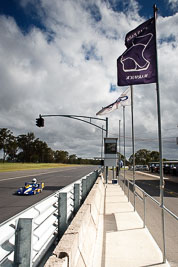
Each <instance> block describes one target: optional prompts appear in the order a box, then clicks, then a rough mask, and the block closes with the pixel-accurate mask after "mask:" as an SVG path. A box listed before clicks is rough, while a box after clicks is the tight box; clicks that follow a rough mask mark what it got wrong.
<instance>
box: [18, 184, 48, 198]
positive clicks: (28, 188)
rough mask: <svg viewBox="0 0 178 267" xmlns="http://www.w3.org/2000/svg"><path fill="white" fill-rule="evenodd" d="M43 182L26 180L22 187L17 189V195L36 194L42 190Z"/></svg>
mask: <svg viewBox="0 0 178 267" xmlns="http://www.w3.org/2000/svg"><path fill="white" fill-rule="evenodd" d="M43 188H44V183H33V182H26V183H25V186H24V187H21V188H19V189H18V190H17V192H16V194H17V195H36V194H39V193H41V192H42V190H43Z"/></svg>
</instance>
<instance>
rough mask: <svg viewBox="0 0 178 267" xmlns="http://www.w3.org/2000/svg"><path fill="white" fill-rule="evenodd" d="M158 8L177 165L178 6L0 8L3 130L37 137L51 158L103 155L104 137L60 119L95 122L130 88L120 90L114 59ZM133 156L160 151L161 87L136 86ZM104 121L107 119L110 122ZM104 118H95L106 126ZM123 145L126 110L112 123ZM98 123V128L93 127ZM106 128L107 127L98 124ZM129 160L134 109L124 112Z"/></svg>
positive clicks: (165, 122)
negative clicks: (40, 120)
mask: <svg viewBox="0 0 178 267" xmlns="http://www.w3.org/2000/svg"><path fill="white" fill-rule="evenodd" d="M153 4H156V5H157V7H158V18H157V47H158V70H159V86H160V102H161V121H162V142H163V157H164V158H167V159H170V160H171V159H177V160H178V145H177V144H176V137H178V118H177V117H178V106H177V103H178V94H177V91H178V88H177V85H178V75H177V70H178V0H157V1H152V0H150V1H147V0H143V1H141V0H139V1H138V0H125V1H123V0H88V1H85V0H51V1H49V0H1V1H0V59H1V64H0V81H1V82H0V92H1V94H0V128H8V129H10V130H11V131H12V132H13V134H14V135H15V136H17V135H20V134H27V133H28V132H33V133H34V134H35V137H36V138H39V139H40V140H43V141H45V142H46V143H47V144H48V145H49V147H51V148H52V149H53V150H65V151H68V152H69V154H76V155H77V156H78V157H83V158H93V157H99V156H100V155H101V144H102V131H101V130H100V129H98V128H96V127H94V126H92V125H89V124H86V123H83V122H79V121H76V120H72V119H69V118H63V117H49V118H45V122H44V123H45V127H44V128H39V127H36V118H37V117H38V116H39V114H42V115H52V114H54V115H64V114H65V115H70V114H73V115H78V116H89V117H96V113H97V112H98V111H99V110H100V109H101V108H102V107H104V106H107V105H109V104H111V103H113V102H114V101H115V100H116V99H117V98H118V97H119V96H120V95H121V93H123V92H124V91H125V90H126V89H127V88H126V87H118V86H117V67H116V62H117V58H118V57H119V56H120V55H121V54H122V53H123V52H124V51H125V49H126V47H125V44H124V43H125V35H126V34H127V33H128V32H129V31H131V30H133V29H134V28H136V27H137V26H139V25H140V24H141V23H143V22H144V21H146V20H147V19H149V18H151V17H152V16H153ZM133 101H134V133H135V151H137V150H139V149H143V148H145V149H148V150H150V151H153V150H156V151H158V149H159V147H158V119H157V97H156V85H155V84H148V85H137V86H136V85H135V86H134V87H133ZM105 116H106V115H105ZM105 116H99V117H98V118H103V119H105ZM107 117H108V120H109V137H116V138H117V137H118V133H119V120H121V153H122V154H123V110H122V108H121V107H120V108H119V109H118V110H115V111H113V112H111V113H109V114H108V115H107ZM92 122H93V121H92ZM94 122H95V123H97V125H99V126H100V127H102V126H103V127H105V122H104V121H97V120H95V121H94ZM131 154H132V141H131V109H130V107H129V106H128V107H126V156H127V158H129V157H130V155H131Z"/></svg>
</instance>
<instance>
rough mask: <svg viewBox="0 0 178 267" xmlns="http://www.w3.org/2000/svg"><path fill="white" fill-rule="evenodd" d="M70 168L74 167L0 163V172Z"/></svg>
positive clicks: (56, 164) (55, 164)
mask: <svg viewBox="0 0 178 267" xmlns="http://www.w3.org/2000/svg"><path fill="white" fill-rule="evenodd" d="M72 166H74V165H72V164H62V163H0V172H9V171H23V170H35V169H48V168H62V167H72ZM75 166H76V165H75Z"/></svg>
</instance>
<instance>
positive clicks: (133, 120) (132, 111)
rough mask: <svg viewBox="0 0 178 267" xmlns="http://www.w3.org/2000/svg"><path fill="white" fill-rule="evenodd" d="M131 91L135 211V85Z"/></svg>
mask: <svg viewBox="0 0 178 267" xmlns="http://www.w3.org/2000/svg"><path fill="white" fill-rule="evenodd" d="M130 91H131V117H132V155H133V157H132V159H133V193H134V211H135V140H134V139H135V138H134V116H133V85H131V86H130Z"/></svg>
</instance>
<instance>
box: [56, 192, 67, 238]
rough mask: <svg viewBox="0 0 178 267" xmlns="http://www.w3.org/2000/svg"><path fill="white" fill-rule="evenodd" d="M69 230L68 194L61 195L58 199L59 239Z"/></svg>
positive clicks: (62, 193)
mask: <svg viewBox="0 0 178 267" xmlns="http://www.w3.org/2000/svg"><path fill="white" fill-rule="evenodd" d="M66 229H67V193H64V192H61V193H59V199H58V237H59V238H61V237H62V235H63V234H64V232H65V230H66Z"/></svg>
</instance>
